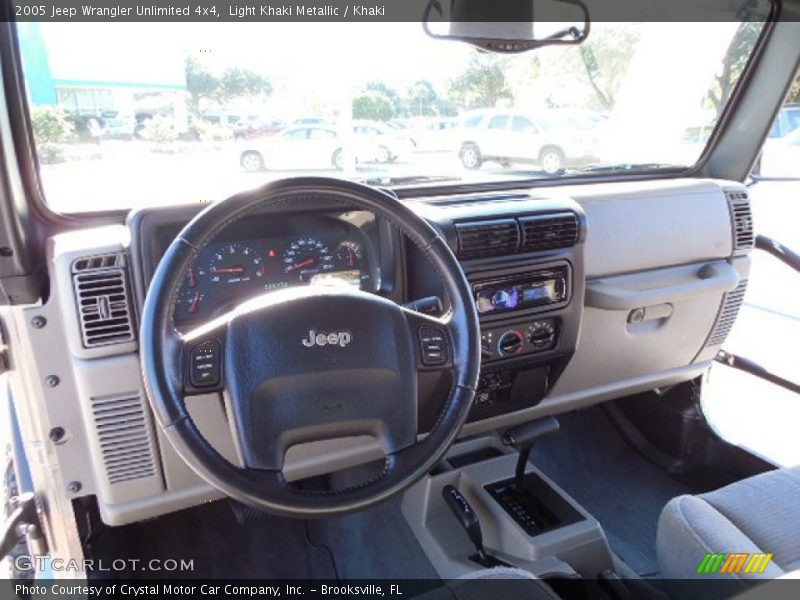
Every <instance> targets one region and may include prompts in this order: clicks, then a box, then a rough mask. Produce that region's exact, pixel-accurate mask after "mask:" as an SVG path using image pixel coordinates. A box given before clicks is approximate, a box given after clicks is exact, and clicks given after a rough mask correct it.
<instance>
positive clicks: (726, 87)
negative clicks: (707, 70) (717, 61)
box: [708, 21, 763, 117]
mask: <svg viewBox="0 0 800 600" xmlns="http://www.w3.org/2000/svg"><path fill="white" fill-rule="evenodd" d="M762 26H763V23H758V22H752V21H747V22H744V23H742V24H741V25H740V26H739V29H738V30H737V31H736V34H735V35H734V36H733V39H732V40H731V43H730V45H729V46H728V50H727V51H726V52H725V57H724V58H723V59H722V70H721V71H720V72H719V73H718V74H717V75H716V77H715V79H714V84H713V86H712V87H711V89H710V90H709V92H708V99H709V101H710V102H711V104H712V105H713V107H714V110H715V111H716V113H717V116H718V117H719V115H720V113H721V112H722V110H723V109H724V108H725V105H726V104H727V103H728V100H729V99H730V97H731V94H733V89H734V88H735V87H736V84H737V83H738V81H739V77H741V75H742V72H743V71H744V69H745V67H746V66H747V62H748V61H749V60H750V55H751V54H752V52H753V48H754V47H755V45H756V42H757V41H758V36H759V35H760V34H761V29H762Z"/></svg>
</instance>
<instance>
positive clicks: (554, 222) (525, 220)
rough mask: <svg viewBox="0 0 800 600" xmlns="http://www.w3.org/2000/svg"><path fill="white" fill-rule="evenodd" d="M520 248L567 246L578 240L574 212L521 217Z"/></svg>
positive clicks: (524, 249)
mask: <svg viewBox="0 0 800 600" xmlns="http://www.w3.org/2000/svg"><path fill="white" fill-rule="evenodd" d="M519 223H520V225H521V226H522V250H523V251H537V250H554V249H556V248H568V247H570V246H574V245H575V244H576V243H577V242H578V234H579V225H578V217H577V216H575V213H571V212H564V213H558V214H551V215H539V216H532V217H522V218H521V219H520V220H519Z"/></svg>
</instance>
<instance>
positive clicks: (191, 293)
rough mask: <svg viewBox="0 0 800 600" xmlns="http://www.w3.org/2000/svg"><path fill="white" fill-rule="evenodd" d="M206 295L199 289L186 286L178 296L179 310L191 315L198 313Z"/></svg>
mask: <svg viewBox="0 0 800 600" xmlns="http://www.w3.org/2000/svg"><path fill="white" fill-rule="evenodd" d="M204 297H205V294H203V293H202V292H201V291H200V290H198V289H193V288H185V289H184V290H183V291H182V292H181V295H180V296H179V297H178V307H179V310H180V311H181V313H183V314H184V315H188V316H190V317H191V316H194V315H196V314H197V312H198V311H199V310H200V305H201V303H202V302H203V298H204Z"/></svg>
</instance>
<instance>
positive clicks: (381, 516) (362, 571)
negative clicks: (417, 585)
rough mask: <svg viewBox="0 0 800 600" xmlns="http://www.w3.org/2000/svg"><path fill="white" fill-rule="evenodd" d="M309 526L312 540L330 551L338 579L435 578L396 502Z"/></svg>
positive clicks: (312, 523) (312, 522)
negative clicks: (333, 558) (334, 560)
mask: <svg viewBox="0 0 800 600" xmlns="http://www.w3.org/2000/svg"><path fill="white" fill-rule="evenodd" d="M309 524H310V528H311V529H310V531H311V538H312V539H313V540H314V541H315V542H319V543H323V544H325V545H326V546H328V547H329V548H330V549H331V550H332V551H333V555H334V556H335V557H336V565H337V568H338V571H339V577H342V578H354V579H372V578H382V579H432V578H436V577H437V575H436V571H435V570H434V569H433V566H432V565H431V563H430V561H428V559H427V557H426V556H425V553H424V552H423V551H422V548H421V547H420V545H419V542H417V539H416V538H415V537H414V534H413V533H412V531H411V528H410V527H409V526H408V523H406V520H405V518H404V517H403V515H402V513H401V511H400V499H399V498H395V499H393V500H390V501H388V502H384V503H383V504H380V505H378V506H375V507H373V508H370V509H368V510H365V511H361V512H358V513H354V514H352V515H348V516H346V517H339V518H336V519H325V520H321V521H311V522H310V523H309Z"/></svg>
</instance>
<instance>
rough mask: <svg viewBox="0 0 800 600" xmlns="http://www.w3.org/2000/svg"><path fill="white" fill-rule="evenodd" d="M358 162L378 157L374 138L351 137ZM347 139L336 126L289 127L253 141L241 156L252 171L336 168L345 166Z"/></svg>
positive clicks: (241, 163) (247, 167) (244, 167)
mask: <svg viewBox="0 0 800 600" xmlns="http://www.w3.org/2000/svg"><path fill="white" fill-rule="evenodd" d="M347 141H348V142H349V143H350V144H351V145H352V146H351V147H353V148H354V151H355V158H356V161H358V162H371V161H375V160H377V156H376V147H375V146H374V144H372V143H371V141H369V140H368V141H366V142H365V141H363V140H359V136H352V139H351V140H347ZM343 147H344V141H343V140H342V139H341V136H340V135H339V133H338V132H337V131H336V129H334V128H332V127H317V126H310V127H289V128H288V129H285V130H284V131H282V132H281V133H279V134H278V135H275V136H271V137H267V138H261V139H258V140H251V143H250V145H248V146H247V147H246V148H245V149H244V150H242V152H241V153H240V155H239V164H240V165H241V166H242V168H243V169H244V170H245V171H247V172H248V173H254V172H256V171H263V170H264V169H272V168H289V169H307V168H325V167H333V168H336V169H340V170H341V169H343V168H344V164H345V154H344V151H343Z"/></svg>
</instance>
